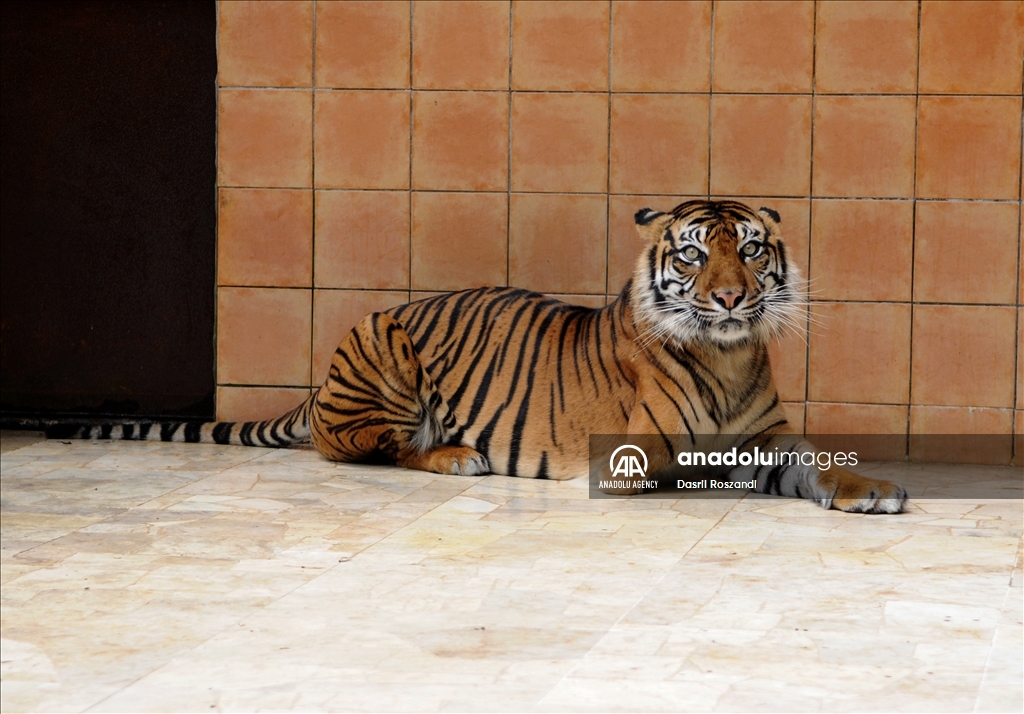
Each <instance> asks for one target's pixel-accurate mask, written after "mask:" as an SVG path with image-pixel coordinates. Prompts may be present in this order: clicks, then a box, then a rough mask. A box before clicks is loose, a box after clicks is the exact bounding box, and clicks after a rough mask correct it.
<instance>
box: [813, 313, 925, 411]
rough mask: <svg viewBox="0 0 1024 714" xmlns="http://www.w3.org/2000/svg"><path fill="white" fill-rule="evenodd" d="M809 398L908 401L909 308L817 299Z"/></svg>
mask: <svg viewBox="0 0 1024 714" xmlns="http://www.w3.org/2000/svg"><path fill="white" fill-rule="evenodd" d="M812 315H814V316H815V317H816V318H817V319H818V320H820V323H821V324H820V325H818V326H816V327H815V328H812V330H811V348H810V374H809V375H808V397H809V399H810V400H812V401H816V402H857V403H861V404H906V403H907V397H908V396H909V394H908V392H909V390H908V376H909V373H910V306H909V305H899V304H891V303H817V304H816V305H815V306H814V307H813V309H812Z"/></svg>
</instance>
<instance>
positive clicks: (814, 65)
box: [800, 3, 818, 434]
mask: <svg viewBox="0 0 1024 714" xmlns="http://www.w3.org/2000/svg"><path fill="white" fill-rule="evenodd" d="M817 69H818V3H814V15H813V18H812V22H811V137H810V145H809V147H808V148H809V152H810V156H808V173H807V193H808V196H809V200H808V201H807V279H806V282H805V283H804V300H806V301H807V331H806V332H805V335H806V344H805V346H804V423H803V424H801V429H800V432H801V433H802V434H806V433H807V412H808V411H809V410H808V409H807V404H808V403H809V401H810V398H811V337H812V333H811V326H812V316H811V293H810V290H811V280H812V279H813V278H812V274H811V258H812V256H813V252H814V113H815V110H816V109H817V94H816V90H817V85H818V82H817V80H818V77H817Z"/></svg>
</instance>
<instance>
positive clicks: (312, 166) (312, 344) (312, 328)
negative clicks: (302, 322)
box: [308, 0, 317, 387]
mask: <svg viewBox="0 0 1024 714" xmlns="http://www.w3.org/2000/svg"><path fill="white" fill-rule="evenodd" d="M316 1H317V0H313V27H312V31H313V41H312V43H311V51H312V55H313V57H312V70H311V79H310V81H311V82H312V83H313V86H314V87H315V86H316V8H317V6H316ZM312 95H313V97H312V104H311V111H312V115H311V116H310V121H309V126H310V139H309V140H310V150H309V157H310V158H309V174H310V175H309V183H310V186H311V190H312V193H313V196H312V198H313V200H312V202H311V203H312V210H313V216H312V224H311V226H312V227H311V230H312V231H313V235H312V236H311V238H310V244H309V250H310V276H309V283H310V285H309V287H310V293H309V369H308V372H309V377H308V381H309V386H310V387H313V386H314V384H315V380H316V375H314V374H313V356H314V354H315V353H316V339H315V336H316V92H312Z"/></svg>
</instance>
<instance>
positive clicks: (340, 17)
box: [316, 0, 411, 89]
mask: <svg viewBox="0 0 1024 714" xmlns="http://www.w3.org/2000/svg"><path fill="white" fill-rule="evenodd" d="M410 13H411V8H410V5H409V3H407V2H373V1H372V0H370V1H367V2H362V1H361V0H344V1H342V2H333V1H327V0H319V2H317V4H316V85H317V86H318V87H341V88H354V89H358V88H364V87H365V88H370V87H408V86H409V21H410Z"/></svg>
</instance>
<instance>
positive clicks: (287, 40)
mask: <svg viewBox="0 0 1024 714" xmlns="http://www.w3.org/2000/svg"><path fill="white" fill-rule="evenodd" d="M312 81H313V3H312V2H309V1H308V0H307V1H305V2H220V3H217V82H218V84H220V85H221V86H224V85H228V86H246V87H308V86H310V85H311V84H312Z"/></svg>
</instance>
